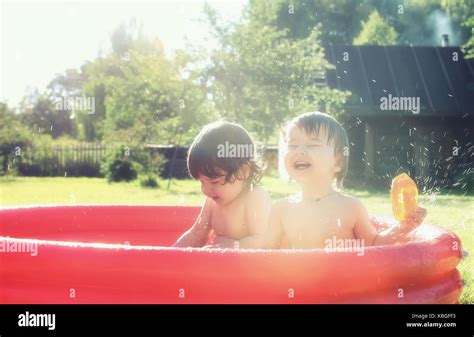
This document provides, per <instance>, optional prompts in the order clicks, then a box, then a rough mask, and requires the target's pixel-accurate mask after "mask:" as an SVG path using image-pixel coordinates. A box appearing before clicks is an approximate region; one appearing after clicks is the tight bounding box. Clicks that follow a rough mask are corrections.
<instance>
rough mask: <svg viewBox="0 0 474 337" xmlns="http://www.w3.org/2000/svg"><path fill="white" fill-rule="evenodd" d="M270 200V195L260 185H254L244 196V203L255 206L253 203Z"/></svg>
mask: <svg viewBox="0 0 474 337" xmlns="http://www.w3.org/2000/svg"><path fill="white" fill-rule="evenodd" d="M268 201H271V198H270V195H269V194H268V192H267V191H265V190H264V189H263V188H261V187H260V186H254V187H253V188H252V189H251V190H250V191H249V192H248V193H247V195H246V196H245V203H246V204H247V205H249V206H252V207H255V204H256V203H257V204H259V203H261V202H268Z"/></svg>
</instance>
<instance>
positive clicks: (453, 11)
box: [441, 0, 474, 58]
mask: <svg viewBox="0 0 474 337" xmlns="http://www.w3.org/2000/svg"><path fill="white" fill-rule="evenodd" d="M441 6H442V7H443V9H444V10H446V12H447V13H448V14H449V15H451V16H452V17H453V18H454V19H455V20H457V21H458V22H460V23H461V25H462V26H463V27H465V29H466V31H467V34H468V36H469V39H468V40H467V42H466V43H465V44H464V45H463V51H464V52H465V53H466V57H467V58H474V2H473V1H471V0H441Z"/></svg>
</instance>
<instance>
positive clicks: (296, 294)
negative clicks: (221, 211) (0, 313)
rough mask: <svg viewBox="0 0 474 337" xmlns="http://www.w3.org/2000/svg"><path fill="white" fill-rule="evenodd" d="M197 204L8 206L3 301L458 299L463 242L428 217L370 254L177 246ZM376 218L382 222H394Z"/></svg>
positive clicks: (0, 272)
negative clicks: (406, 236) (458, 267)
mask: <svg viewBox="0 0 474 337" xmlns="http://www.w3.org/2000/svg"><path fill="white" fill-rule="evenodd" d="M198 212H199V208H197V207H174V206H173V207H168V206H50V207H31V208H11V209H2V210H0V303H457V302H458V301H459V297H460V294H461V289H462V282H461V280H460V275H459V272H458V271H457V270H456V265H457V264H458V263H459V261H460V259H461V255H462V253H461V252H462V247H461V242H460V240H459V238H458V237H457V236H456V235H454V234H453V233H451V232H450V231H447V230H445V229H442V228H440V227H438V226H434V225H429V224H423V225H422V226H420V227H419V228H418V229H417V230H416V231H415V232H414V233H413V236H412V237H411V238H410V240H407V241H406V242H402V243H399V244H396V245H389V246H378V247H367V248H365V250H364V253H363V254H360V251H359V252H357V253H356V252H349V251H340V250H337V249H336V250H330V251H325V250H324V249H311V250H294V249H282V250H234V249H226V250H218V249H204V248H192V249H191V248H186V249H183V248H170V247H169V246H170V245H171V244H172V243H173V242H174V241H175V240H176V239H177V238H178V237H179V236H180V235H181V234H182V233H183V232H184V231H185V230H187V229H188V228H189V227H190V225H191V224H192V223H193V222H194V219H195V218H196V216H197V214H198ZM392 220H393V219H392ZM373 222H374V224H375V225H376V226H377V228H378V229H382V228H383V227H384V226H386V225H387V220H385V219H374V220H373ZM167 246H168V247H167ZM28 247H29V249H28ZM33 247H36V249H37V250H36V254H35V253H34V251H33Z"/></svg>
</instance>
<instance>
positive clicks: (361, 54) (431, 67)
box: [326, 45, 474, 117]
mask: <svg viewBox="0 0 474 337" xmlns="http://www.w3.org/2000/svg"><path fill="white" fill-rule="evenodd" d="M326 57H327V58H328V60H329V62H331V63H332V64H333V65H334V66H335V69H332V70H329V71H328V72H327V74H326V76H327V84H328V86H329V87H332V88H337V89H342V90H349V91H351V92H352V96H351V97H350V98H349V99H348V101H347V103H346V105H345V109H346V110H347V111H348V112H350V113H354V114H357V115H374V116H375V115H400V114H402V115H408V114H413V112H411V111H407V110H395V109H392V110H390V109H389V110H383V109H382V108H381V98H382V97H386V98H390V97H414V98H417V97H419V101H420V110H419V115H421V116H456V117H466V116H469V115H470V116H473V115H474V59H465V58H464V54H463V53H462V52H461V50H460V48H459V47H411V46H349V45H329V46H328V47H327V48H326ZM389 95H391V96H389Z"/></svg>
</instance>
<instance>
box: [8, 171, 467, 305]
mask: <svg viewBox="0 0 474 337" xmlns="http://www.w3.org/2000/svg"><path fill="white" fill-rule="evenodd" d="M167 184H168V183H167V181H161V182H160V185H161V188H159V189H149V188H143V187H141V186H140V184H139V183H138V182H132V183H113V184H109V183H108V182H107V181H106V180H105V179H100V178H49V177H47V178H36V177H34V178H33V177H31V178H30V177H14V178H0V207H5V206H19V205H51V204H62V205H73V204H127V205H133V204H135V205H137V204H142V205H200V204H201V203H202V201H203V197H202V195H201V192H200V188H199V183H198V182H197V181H194V180H173V181H172V182H171V184H170V187H169V189H167ZM262 186H263V187H264V188H265V189H266V190H267V191H269V193H270V194H271V196H272V198H273V199H274V200H277V199H279V198H282V197H284V196H286V195H288V194H289V193H291V192H294V191H297V187H296V186H295V185H293V184H288V183H285V182H282V181H280V180H279V179H277V178H274V177H264V178H263V180H262ZM347 193H349V194H351V195H354V196H356V197H358V198H360V199H361V200H362V201H363V202H364V204H365V205H366V207H367V209H368V210H369V212H370V213H372V214H378V215H390V214H391V204H390V197H389V191H388V190H387V191H384V192H380V191H370V190H348V191H347ZM420 204H421V205H422V206H424V207H425V208H427V209H428V216H427V219H426V222H430V223H435V224H439V225H441V226H443V227H446V228H449V229H450V230H452V231H453V232H454V233H456V234H457V235H458V236H459V237H460V238H461V240H462V243H463V246H464V249H465V250H467V251H470V253H471V256H470V257H468V258H466V259H464V260H463V261H462V262H461V264H460V266H459V270H460V271H461V273H462V276H463V279H464V281H465V282H466V283H467V284H466V286H465V288H464V292H463V295H462V298H461V302H462V303H474V282H473V281H474V262H473V260H474V258H473V256H474V196H462V195H448V194H444V195H443V194H437V195H435V194H427V195H421V196H420Z"/></svg>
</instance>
